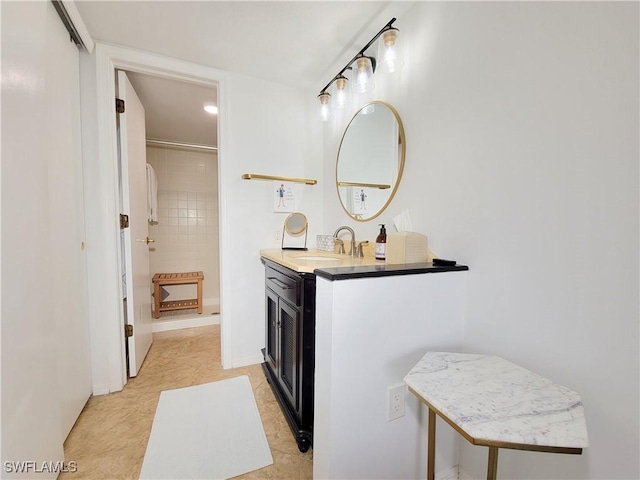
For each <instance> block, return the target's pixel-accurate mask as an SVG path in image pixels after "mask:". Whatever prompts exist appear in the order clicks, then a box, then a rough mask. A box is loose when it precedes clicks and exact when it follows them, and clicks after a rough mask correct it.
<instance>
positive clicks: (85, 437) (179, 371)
mask: <svg viewBox="0 0 640 480" xmlns="http://www.w3.org/2000/svg"><path fill="white" fill-rule="evenodd" d="M239 375H248V376H249V380H250V381H251V385H252V387H253V392H254V395H255V398H256V402H257V404H258V409H259V411H260V416H261V418H262V423H263V425H264V429H265V433H266V435H267V440H268V441H269V446H270V447H271V455H272V456H273V460H274V463H273V465H270V466H268V467H265V468H262V469H260V470H256V471H253V472H250V473H248V474H246V475H242V476H240V477H236V479H269V480H271V479H273V480H275V479H278V480H280V479H282V480H285V479H311V478H313V450H312V449H310V450H309V451H308V452H306V453H301V452H300V451H299V450H298V447H297V444H296V442H295V440H294V438H293V435H292V434H291V430H290V429H289V426H288V425H287V422H286V420H285V418H284V415H283V414H282V411H281V410H280V407H279V405H278V403H277V402H276V400H275V397H274V396H273V393H272V392H271V387H270V386H269V384H268V383H267V381H266V379H265V377H264V374H263V373H262V368H261V367H260V365H252V366H249V367H243V368H235V369H231V370H223V369H222V367H221V366H220V326H219V325H212V326H206V327H197V328H188V329H183V330H173V331H168V332H160V333H155V334H154V342H153V345H152V346H151V349H150V350H149V353H148V355H147V358H146V360H145V362H144V364H143V366H142V368H141V370H140V374H139V375H138V376H137V377H135V378H132V379H130V380H129V382H128V383H127V385H126V386H125V388H124V390H122V391H121V392H117V393H112V394H109V395H102V396H97V397H91V398H90V399H89V402H88V403H87V405H86V407H85V408H84V410H83V411H82V413H81V415H80V417H79V418H78V421H77V422H76V424H75V426H74V427H73V429H72V430H71V433H70V434H69V436H68V437H67V440H66V442H65V444H64V450H65V460H66V462H67V463H69V462H71V461H74V462H75V463H76V465H77V471H76V472H75V473H63V474H61V475H60V477H59V478H60V479H61V480H76V479H78V480H79V479H92V480H103V479H104V480H106V479H137V478H138V476H139V473H140V469H141V468H142V460H143V458H144V453H145V449H146V447H147V440H148V438H149V433H150V432H151V424H152V423H153V417H154V414H155V410H156V406H157V404H158V399H159V397H160V392H161V391H162V390H170V389H173V388H181V387H188V386H191V385H199V384H202V383H208V382H215V381H217V380H223V379H225V378H232V377H236V376H239Z"/></svg>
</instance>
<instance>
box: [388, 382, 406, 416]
mask: <svg viewBox="0 0 640 480" xmlns="http://www.w3.org/2000/svg"><path fill="white" fill-rule="evenodd" d="M406 391H407V390H406V386H405V384H404V383H403V384H401V385H396V386H394V387H389V388H388V389H387V406H388V408H387V421H388V422H390V421H391V420H395V419H396V418H400V417H403V416H404V403H405V396H406Z"/></svg>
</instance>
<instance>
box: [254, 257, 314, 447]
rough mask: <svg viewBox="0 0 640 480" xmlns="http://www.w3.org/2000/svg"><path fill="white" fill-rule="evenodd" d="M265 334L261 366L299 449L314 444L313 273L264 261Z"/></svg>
mask: <svg viewBox="0 0 640 480" xmlns="http://www.w3.org/2000/svg"><path fill="white" fill-rule="evenodd" d="M262 262H263V263H264V265H265V292H266V296H265V309H266V312H265V320H266V332H265V333H266V336H265V348H264V349H263V354H264V363H263V364H262V369H263V370H264V373H265V376H266V377H267V380H268V381H269V384H270V385H271V389H272V390H273V393H274V395H275V397H276V399H277V400H278V403H279V404H280V407H281V408H282V411H283V412H284V415H285V417H286V419H287V422H288V423H289V427H290V428H291V431H292V432H293V435H294V436H295V438H296V441H297V442H298V448H299V449H300V451H301V452H306V451H307V450H308V449H309V447H310V446H311V445H312V444H313V383H314V368H315V327H316V325H315V314H316V313H315V312H316V277H315V275H314V274H313V273H298V272H294V271H293V270H290V269H288V268H286V267H283V266H281V265H278V264H276V263H274V262H271V261H269V260H267V259H265V258H263V259H262Z"/></svg>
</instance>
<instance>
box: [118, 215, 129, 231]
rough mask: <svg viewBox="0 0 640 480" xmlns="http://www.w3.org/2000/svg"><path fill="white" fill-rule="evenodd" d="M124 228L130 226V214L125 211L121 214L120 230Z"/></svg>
mask: <svg viewBox="0 0 640 480" xmlns="http://www.w3.org/2000/svg"><path fill="white" fill-rule="evenodd" d="M123 228H129V215H125V214H124V213H121V214H120V230H122V229H123Z"/></svg>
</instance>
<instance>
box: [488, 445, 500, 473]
mask: <svg viewBox="0 0 640 480" xmlns="http://www.w3.org/2000/svg"><path fill="white" fill-rule="evenodd" d="M497 474H498V447H489V466H488V467H487V480H496V476H497Z"/></svg>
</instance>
